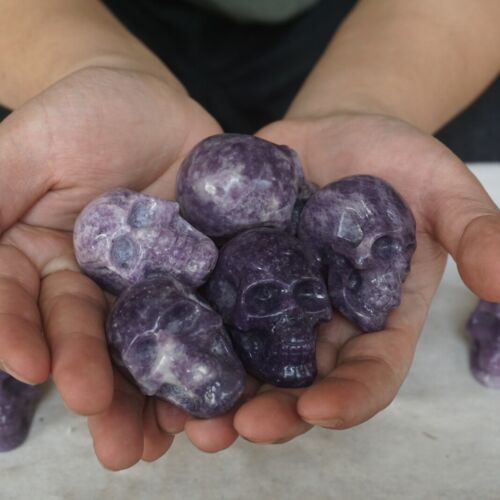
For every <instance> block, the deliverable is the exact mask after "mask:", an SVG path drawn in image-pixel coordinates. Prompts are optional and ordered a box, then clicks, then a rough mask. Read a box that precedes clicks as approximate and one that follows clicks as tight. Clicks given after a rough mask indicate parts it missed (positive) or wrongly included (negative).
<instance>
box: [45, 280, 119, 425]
mask: <svg viewBox="0 0 500 500" xmlns="http://www.w3.org/2000/svg"><path fill="white" fill-rule="evenodd" d="M40 307H41V311H42V315H43V318H44V325H45V333H46V336H47V339H48V342H49V345H50V350H51V353H52V374H53V378H54V382H55V384H56V385H57V387H58V389H59V392H60V394H61V397H62V399H63V400H64V402H65V404H66V406H67V407H68V408H69V409H71V410H72V411H74V412H76V413H78V414H82V415H92V414H96V413H100V412H102V411H104V410H105V409H106V408H107V407H108V405H109V404H110V402H111V399H112V397H113V377H112V368H111V362H110V360H109V356H108V351H107V347H106V341H105V335H104V322H105V318H106V312H107V311H106V301H105V298H104V295H103V293H102V291H101V290H100V289H99V287H98V286H97V285H96V284H95V283H94V282H93V281H92V280H90V279H89V278H87V277H86V276H83V275H82V274H80V273H78V272H74V271H57V272H54V273H52V274H49V275H48V276H47V277H45V278H44V279H43V281H42V290H41V294H40Z"/></svg>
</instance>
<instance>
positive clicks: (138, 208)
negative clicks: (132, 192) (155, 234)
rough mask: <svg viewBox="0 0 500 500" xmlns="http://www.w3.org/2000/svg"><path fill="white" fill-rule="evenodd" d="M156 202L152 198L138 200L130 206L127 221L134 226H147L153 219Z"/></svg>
mask: <svg viewBox="0 0 500 500" xmlns="http://www.w3.org/2000/svg"><path fill="white" fill-rule="evenodd" d="M155 208H156V203H155V202H154V201H153V200H138V201H136V202H135V203H134V205H133V206H132V209H131V210H130V214H129V216H128V219H127V222H128V224H129V226H131V227H134V228H141V227H149V226H151V225H152V224H153V222H154V220H155Z"/></svg>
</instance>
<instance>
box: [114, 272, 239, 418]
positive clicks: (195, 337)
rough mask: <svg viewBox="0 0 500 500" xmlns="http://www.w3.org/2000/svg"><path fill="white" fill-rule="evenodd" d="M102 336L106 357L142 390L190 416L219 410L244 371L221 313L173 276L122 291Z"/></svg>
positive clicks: (230, 401) (227, 405)
mask: <svg viewBox="0 0 500 500" xmlns="http://www.w3.org/2000/svg"><path fill="white" fill-rule="evenodd" d="M106 335H107V340H108V346H109V348H110V353H111V357H112V359H113V360H114V362H115V363H116V364H117V365H118V366H119V367H121V369H122V370H123V371H124V372H125V373H126V374H127V375H128V376H129V377H130V378H131V379H132V380H133V381H134V382H135V383H136V385H137V386H138V387H139V388H140V390H141V391H142V392H143V393H144V394H146V395H148V396H156V397H158V398H161V399H164V400H166V401H170V402H171V403H173V404H175V405H177V406H178V407H180V408H182V409H183V410H185V411H187V412H188V413H190V414H191V415H195V416H197V417H201V418H208V417H213V416H216V415H221V414H223V413H225V412H227V411H228V410H230V409H231V408H232V407H233V406H234V405H235V404H236V402H237V401H238V399H239V398H240V396H241V394H242V391H243V387H244V381H245V372H244V370H243V366H242V365H241V362H240V360H239V359H238V358H237V356H236V354H235V352H234V350H233V348H232V345H231V340H230V339H229V336H228V335H227V333H226V331H225V330H224V326H223V324H222V319H221V317H220V316H219V315H218V314H216V313H215V312H214V311H213V310H212V309H211V308H210V307H209V306H208V305H207V303H206V302H204V301H202V300H201V299H200V298H199V297H198V296H197V295H196V294H195V293H194V292H193V291H191V290H190V289H189V288H188V287H186V286H185V285H183V284H182V283H180V282H179V281H177V280H176V279H174V278H173V277H168V276H162V277H154V278H150V279H147V280H145V281H142V282H141V283H138V284H136V285H133V286H131V287H130V288H128V289H127V290H125V292H123V293H122V294H121V295H120V297H119V298H118V300H117V301H116V303H115V305H114V307H113V309H112V311H111V313H110V315H109V317H108V322H107V328H106Z"/></svg>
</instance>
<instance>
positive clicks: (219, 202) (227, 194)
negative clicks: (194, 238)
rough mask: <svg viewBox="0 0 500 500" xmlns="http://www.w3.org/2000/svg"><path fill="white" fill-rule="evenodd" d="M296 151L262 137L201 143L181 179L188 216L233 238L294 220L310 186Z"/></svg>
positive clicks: (215, 232) (203, 227)
mask: <svg viewBox="0 0 500 500" xmlns="http://www.w3.org/2000/svg"><path fill="white" fill-rule="evenodd" d="M305 184H306V183H305V180H304V175H303V172H302V167H301V165H300V161H299V158H298V156H297V154H296V153H295V151H293V150H292V149H290V148H289V147H287V146H278V145H276V144H273V143H272V142H269V141H265V140H264V139H260V138H258V137H254V136H251V135H242V134H219V135H215V136H212V137H209V138H208V139H205V140H204V141H202V142H200V143H199V144H198V145H197V146H196V147H195V148H194V149H193V150H192V151H191V153H190V154H189V155H188V156H187V158H186V159H185V160H184V162H183V164H182V166H181V168H180V170H179V174H178V178H177V199H178V200H179V204H180V206H181V213H182V215H183V216H184V217H185V218H186V219H187V220H188V221H189V222H191V223H192V224H193V225H194V226H195V227H197V228H198V229H199V230H200V231H202V232H203V233H205V234H207V235H209V236H214V237H228V236H232V235H235V234H236V233H238V232H241V231H243V230H245V229H249V228H252V227H257V226H262V225H265V226H270V227H276V228H281V229H284V228H285V227H287V225H289V224H290V220H291V218H292V211H293V208H294V204H295V201H296V198H297V194H298V192H299V191H300V190H301V189H302V188H303V186H304V185H305Z"/></svg>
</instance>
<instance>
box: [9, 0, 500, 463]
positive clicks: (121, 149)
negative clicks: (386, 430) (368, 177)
mask: <svg viewBox="0 0 500 500" xmlns="http://www.w3.org/2000/svg"><path fill="white" fill-rule="evenodd" d="M499 8H500V6H499V4H498V2H496V0H480V1H476V2H469V1H468V0H443V1H441V2H439V3H437V2H432V1H431V0H422V1H420V2H418V7H417V6H416V2H413V1H412V0H406V1H404V2H403V1H401V0H360V2H359V3H358V7H357V8H356V9H355V11H354V12H353V13H352V14H351V16H350V17H349V19H348V20H347V21H346V23H344V25H343V27H342V28H341V30H340V32H339V33H338V34H337V35H336V36H335V38H334V39H333V41H332V44H331V46H330V47H329V48H328V50H327V51H326V52H325V54H324V56H323V58H322V60H321V61H320V62H319V63H318V66H317V67H316V69H315V70H314V71H313V73H312V74H311V76H310V78H309V79H308V80H307V81H306V83H305V85H304V87H303V88H302V90H301V91H300V92H299V94H298V96H297V99H296V100H295V101H294V103H293V104H292V106H291V108H290V110H289V112H288V114H287V116H286V117H285V118H284V119H283V120H282V121H280V122H277V123H274V124H271V125H269V126H268V127H266V128H265V129H263V130H261V131H260V132H259V135H260V136H261V137H263V138H266V139H268V140H271V141H274V142H277V143H280V144H287V145H289V146H291V147H292V148H294V149H296V150H297V152H298V153H299V156H300V157H301V160H302V162H303V164H304V167H305V174H306V177H307V178H308V180H310V181H312V182H315V183H317V184H318V185H325V184H327V183H328V182H331V181H332V180H335V179H337V178H340V177H342V176H345V175H353V174H357V173H364V174H372V175H378V176H380V177H382V178H384V179H385V180H387V181H388V182H390V183H391V184H393V185H394V187H395V188H396V189H397V190H398V191H399V192H400V193H401V194H402V195H403V196H404V197H405V199H406V200H407V202H408V203H409V205H410V206H411V208H412V210H413V211H414V213H415V217H416V219H417V228H418V245H417V247H418V250H417V253H416V255H415V257H414V260H413V271H412V273H410V275H409V277H408V279H407V281H406V283H405V286H404V288H403V300H402V304H401V306H400V307H399V308H398V309H397V310H396V311H395V312H393V313H392V314H391V315H390V316H389V318H388V323H387V329H386V330H384V331H382V332H377V333H374V334H370V335H364V336H357V333H358V332H357V331H356V330H355V329H354V328H353V327H352V326H351V325H349V324H348V323H347V322H345V321H343V320H341V319H340V317H339V316H338V315H337V319H335V320H334V321H333V322H332V323H331V324H329V325H328V326H326V327H325V328H323V329H322V330H321V332H320V336H319V342H318V348H317V352H318V356H317V357H318V360H317V361H318V369H319V373H320V377H321V378H322V380H321V381H319V382H317V383H316V384H315V385H313V386H312V387H310V388H308V389H306V390H302V389H300V390H297V389H295V390H277V389H274V388H272V387H269V386H262V387H260V388H258V386H257V385H256V384H255V382H253V381H250V382H249V386H248V390H249V392H251V391H256V390H257V391H258V395H257V396H256V397H254V398H253V399H251V400H249V401H247V402H245V403H244V404H243V405H242V406H241V407H240V408H239V409H238V410H237V412H236V414H235V416H234V423H233V414H229V415H227V416H223V417H218V418H215V419H209V420H205V421H201V420H196V419H190V420H189V421H187V422H186V418H185V416H184V415H183V414H182V413H179V412H178V411H176V410H175V409H173V408H171V407H169V406H165V405H159V404H158V403H157V402H155V401H154V400H153V399H145V398H144V397H143V396H141V395H140V394H139V393H138V391H137V390H135V389H134V388H132V387H131V386H130V385H129V384H127V383H126V382H125V381H124V380H123V379H122V378H120V377H119V376H118V375H113V373H112V369H111V364H110V362H109V358H108V356H107V353H106V350H105V344H104V341H103V339H104V332H103V327H102V326H103V321H104V316H105V314H106V308H107V304H106V300H105V297H104V295H103V293H102V292H101V291H100V290H99V288H98V287H97V286H96V285H95V284H94V283H92V282H91V281H90V280H89V279H87V278H85V277H84V276H83V275H81V274H80V273H79V272H78V268H77V266H76V263H75V261H74V257H73V256H72V247H71V234H70V231H71V229H72V225H73V222H74V219H75V217H76V215H77V214H78V212H79V211H80V210H81V209H82V208H83V206H84V205H85V204H86V203H87V202H88V201H89V200H90V199H92V198H93V197H95V196H97V195H98V194H100V193H102V192H103V191H106V190H108V189H109V188H111V187H114V186H116V185H122V186H125V187H128V188H130V189H135V190H143V191H146V192H148V193H150V194H153V195H160V196H162V197H164V198H173V196H174V191H173V190H174V179H175V170H176V168H177V166H178V165H179V164H180V161H181V160H182V158H183V157H184V156H185V155H186V154H187V152H188V151H189V149H190V148H191V147H192V146H194V144H196V143H197V142H198V141H200V140H201V139H203V138H204V137H206V136H208V135H211V134H214V133H218V132H220V128H219V127H218V125H217V124H216V123H215V121H214V120H213V119H211V118H210V117H209V116H208V115H207V114H206V113H205V112H204V110H202V109H201V108H200V107H199V106H198V105H197V104H196V103H194V102H193V101H192V100H190V99H189V97H188V96H187V95H186V93H185V92H184V90H183V88H182V86H181V84H180V83H179V82H177V81H176V80H175V78H174V77H173V76H172V74H171V73H170V72H169V71H168V70H167V69H165V68H164V67H163V66H162V65H161V63H159V62H158V60H157V59H156V58H155V57H154V56H152V55H150V54H149V53H148V52H147V50H146V49H145V48H144V47H143V46H142V45H141V44H140V43H139V42H138V41H137V40H135V39H134V38H133V37H131V36H130V35H129V34H127V32H126V31H125V30H124V29H123V28H122V27H121V26H120V25H119V24H118V23H116V21H114V20H113V18H112V17H111V16H110V15H109V14H107V13H106V11H105V10H104V9H103V8H102V6H101V5H100V4H99V2H97V1H94V0H44V1H43V2H41V1H39V0H24V1H23V2H18V1H17V0H0V11H1V12H2V13H8V15H2V16H1V20H0V23H1V24H0V34H1V35H0V67H1V68H9V70H8V71H6V70H4V72H3V74H2V75H1V76H2V77H1V78H0V82H1V83H0V102H2V103H3V104H6V105H8V106H10V107H12V108H16V111H15V112H14V113H13V114H12V115H11V116H10V117H9V118H8V119H7V120H5V121H4V122H3V123H2V124H1V125H0V169H1V173H2V176H3V178H4V179H8V180H9V183H8V184H7V185H5V186H4V189H3V193H2V197H1V199H0V213H1V215H2V217H1V220H0V225H1V229H2V238H1V240H0V313H1V314H0V333H1V335H0V360H2V363H3V367H4V368H5V369H6V370H7V371H9V372H10V373H14V374H17V376H18V378H20V379H24V380H28V381H30V382H34V383H39V382H42V381H43V380H45V379H46V378H47V376H48V375H49V372H51V373H52V375H53V379H54V381H55V383H56V385H57V387H58V390H59V392H60V393H61V396H62V398H63V400H64V401H65V403H66V405H67V406H68V407H69V408H70V409H71V410H72V411H75V412H76V413H80V414H84V415H90V416H91V417H90V420H89V423H90V430H91V433H92V437H93V440H94V446H95V450H96V454H97V456H98V458H99V459H100V461H101V462H102V463H103V465H104V466H106V467H108V468H111V469H123V468H126V467H129V466H130V465H132V464H134V463H135V462H137V461H138V460H139V459H141V458H142V459H144V460H154V459H156V458H158V457H159V456H161V455H162V454H163V453H164V452H165V451H166V450H167V449H168V447H169V445H170V443H171V441H172V434H173V433H175V432H178V431H180V430H182V429H183V428H185V431H186V433H187V435H188V437H189V438H190V439H191V441H192V442H193V443H194V444H195V445H196V446H197V447H198V448H200V449H202V450H205V451H217V450H220V449H223V448H225V447H227V446H228V445H229V444H231V442H232V441H234V439H236V437H237V435H238V433H239V434H240V435H242V436H243V437H245V438H246V439H249V440H252V441H255V442H282V441H286V440H289V439H291V438H293V437H295V436H296V435H298V434H301V433H303V432H305V431H306V430H308V429H309V428H310V427H311V425H314V424H318V425H322V426H325V427H334V428H347V427H350V426H353V425H357V424H359V423H361V422H363V421H364V420H366V419H368V418H370V417H371V416H372V415H374V414H375V413H377V412H378V411H380V410H381V409H382V408H384V407H385V406H386V405H387V404H389V403H390V401H391V400H392V399H393V397H394V396H395V394H396V392H397V390H398V388H399V386H400V384H401V383H402V381H403V379H404V377H405V375H406V373H407V371H408V369H409V365H410V363H411V359H412V356H413V352H414V349H415V344H416V341H417V339H418V336H419V332H420V330H421V328H422V325H423V322H424V320H425V316H426V314H427V310H428V307H429V303H430V301H431V299H432V295H433V293H434V291H435V289H436V287H437V285H438V283H439V280H440V277H441V274H442V271H443V268H444V264H445V259H446V252H450V253H451V254H452V256H453V257H454V258H455V259H456V260H457V263H458V265H459V269H460V272H461V274H462V277H463V278H464V281H465V282H466V284H467V285H468V286H469V287H470V288H471V289H472V290H473V291H474V292H476V293H477V294H478V295H479V296H481V297H482V298H484V299H488V300H492V301H499V300H500V283H498V282H495V281H494V279H493V277H495V276H498V273H499V271H500V269H499V268H500V263H499V262H498V260H497V255H498V249H499V247H500V231H499V229H500V218H499V216H498V211H497V209H496V207H495V206H494V204H493V203H492V201H491V200H490V199H489V198H488V196H487V195H486V193H485V191H484V190H483V189H482V187H481V186H480V185H479V184H478V183H477V181H476V180H475V178H474V177H473V176H472V174H470V173H469V172H468V171H467V169H466V168H465V166H464V165H463V164H462V163H461V162H460V161H459V160H458V159H457V158H456V157H455V156H454V155H453V154H452V153H451V152H450V151H448V150H447V149H446V148H445V147H444V146H443V145H441V144H440V143H438V142H437V141H436V140H434V139H433V138H432V137H431V136H430V135H428V133H429V132H433V131H434V130H435V129H436V128H438V127H439V126H440V125H441V124H442V123H444V122H445V121H446V120H448V119H449V118H450V117H451V116H453V115H454V114H456V113H457V112H458V111H459V110H460V109H462V108H463V107H464V106H466V105H467V104H468V103H469V102H470V101H471V100H472V99H473V98H474V97H475V96H477V95H478V94H479V93H480V92H481V91H482V90H483V89H484V88H485V87H486V85H487V84H488V83H489V82H490V81H491V80H492V79H493V78H494V76H495V75H496V74H497V73H498V69H499V66H500V64H499V57H500V56H499V53H498V51H497V47H498V46H500V39H499V38H500V33H499V31H498V30H497V29H496V27H497V25H498V22H499V19H500V12H499ZM416 10H417V11H418V12H416ZM409 13H410V14H411V15H410V14H409ZM48 19H50V20H51V21H50V22H51V26H50V29H48V27H47V20H48ZM381 33H383V36H382V35H380V34H381ZM20 40H21V42H22V43H20ZM61 41H63V42H61ZM409 61H411V64H408V62H409ZM18 62H19V63H18ZM464 68H466V69H464ZM470 68H473V69H474V70H473V71H472V70H471V69H470ZM117 88H119V89H120V92H117V91H116V89H117ZM30 98H31V100H29V99H30ZM137 138H141V140H140V141H138V140H137ZM138 165H140V166H141V168H138ZM38 303H39V304H40V308H39V307H38ZM42 331H43V334H44V335H42ZM113 377H114V381H113ZM257 417H258V418H257ZM167 432H168V434H167Z"/></svg>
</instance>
